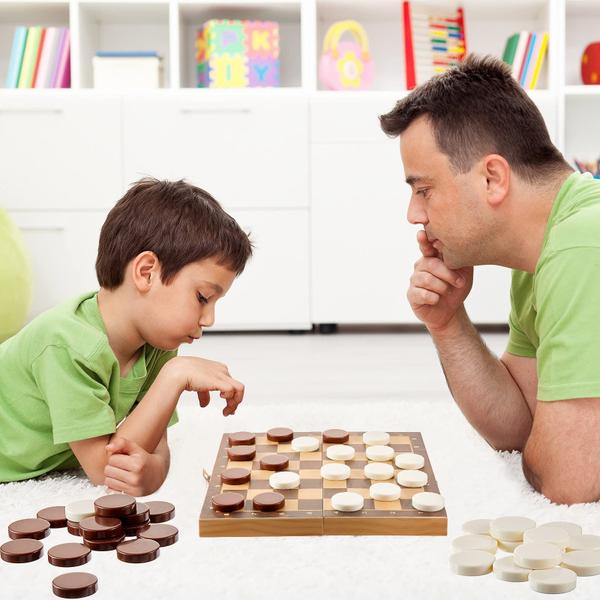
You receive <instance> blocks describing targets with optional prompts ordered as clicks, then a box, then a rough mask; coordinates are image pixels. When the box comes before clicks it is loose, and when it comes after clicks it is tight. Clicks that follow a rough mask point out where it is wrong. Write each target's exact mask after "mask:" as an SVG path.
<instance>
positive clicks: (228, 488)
mask: <svg viewBox="0 0 600 600" xmlns="http://www.w3.org/2000/svg"><path fill="white" fill-rule="evenodd" d="M248 489H250V482H248V483H242V484H241V485H231V484H229V483H224V484H223V485H221V490H222V491H224V492H241V491H242V490H248Z"/></svg>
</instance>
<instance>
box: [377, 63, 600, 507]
mask: <svg viewBox="0 0 600 600" xmlns="http://www.w3.org/2000/svg"><path fill="white" fill-rule="evenodd" d="M381 125H382V128H383V130H384V131H385V132H386V133H387V134H388V135H390V136H400V150H401V156H402V162H403V164H404V172H405V175H406V181H407V183H408V184H409V185H410V186H411V188H412V195H411V199H410V203H409V207H408V220H409V222H411V223H413V224H418V225H422V226H423V230H420V231H419V232H418V233H417V241H418V243H419V247H420V250H421V253H422V257H421V258H420V259H419V260H418V261H417V262H416V263H415V268H414V272H413V275H412V277H411V280H410V287H409V289H408V294H407V295H408V300H409V302H410V304H411V307H412V309H413V311H414V312H415V314H416V315H417V317H418V318H419V319H420V320H421V321H422V322H423V323H424V324H425V326H426V327H427V329H428V331H429V333H430V334H431V336H432V338H433V341H434V343H435V346H436V348H437V351H438V353H439V356H440V360H441V363H442V367H443V370H444V374H445V376H446V380H447V382H448V386H449V388H450V391H451V393H452V395H453V397H454V399H455V400H456V402H457V404H458V406H459V407H460V409H461V410H462V412H463V413H464V415H465V416H466V418H467V419H468V420H469V422H470V423H471V424H472V425H473V427H475V429H476V430H477V431H478V432H479V433H480V434H481V435H482V436H483V437H484V438H485V439H486V440H487V442H488V443H489V444H490V445H491V446H492V447H493V448H495V449H497V450H520V451H522V452H523V471H524V473H525V476H526V477H527V480H528V481H529V482H530V483H531V485H532V486H533V487H534V488H535V489H536V490H538V491H539V492H541V493H542V494H544V495H545V496H546V497H548V498H549V499H550V500H552V501H554V502H558V503H567V504H572V503H576V502H590V501H595V500H598V498H600V399H599V398H600V182H599V181H597V180H594V179H593V178H592V177H591V176H589V177H588V176H585V175H581V174H579V173H574V172H573V169H572V168H571V167H570V166H569V165H568V164H567V162H566V161H565V159H564V158H563V156H562V155H561V153H560V152H559V151H558V150H557V149H556V148H555V147H554V146H553V145H552V143H551V141H550V137H549V135H548V131H547V129H546V127H545V124H544V121H543V119H542V116H541V114H540V112H539V111H538V109H537V108H536V106H535V105H534V103H533V102H532V101H531V100H530V99H529V97H528V96H527V94H526V93H525V92H524V91H523V90H522V88H521V87H520V86H519V85H518V83H517V82H516V81H515V80H514V79H513V77H512V76H511V73H510V70H509V68H508V67H507V66H506V65H505V64H504V63H502V62H501V61H499V60H497V59H495V58H492V57H483V58H481V57H473V56H472V57H469V58H467V59H466V60H465V61H464V62H463V63H462V64H461V65H460V66H458V67H456V68H454V69H452V70H450V71H448V72H447V73H445V74H443V75H440V76H437V77H434V78H433V79H431V80H430V81H428V82H427V83H425V84H423V85H422V86H420V87H419V88H417V89H415V90H414V91H413V92H411V93H410V94H409V95H408V96H407V97H405V98H404V99H402V100H401V101H399V102H398V103H397V105H396V107H395V108H394V109H393V110H392V111H391V112H389V113H388V114H386V115H383V116H382V117H381ZM483 264H494V265H502V266H505V267H508V268H511V269H513V274H512V286H511V313H510V317H509V325H510V335H509V340H508V346H507V348H506V351H505V352H504V354H503V355H502V357H501V358H500V359H498V358H497V357H496V356H494V355H493V354H492V353H491V352H490V351H489V350H488V348H487V347H486V346H485V344H484V342H483V340H482V339H481V337H480V336H479V334H478V332H477V331H476V329H475V327H474V326H473V325H472V323H471V322H470V320H469V317H468V315H467V313H466V311H465V308H464V300H465V298H466V297H467V296H468V294H469V291H470V290H471V286H472V283H473V266H474V265H483Z"/></svg>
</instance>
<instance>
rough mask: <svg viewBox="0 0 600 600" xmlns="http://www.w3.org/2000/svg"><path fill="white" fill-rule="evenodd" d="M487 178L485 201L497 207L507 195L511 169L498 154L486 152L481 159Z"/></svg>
mask: <svg viewBox="0 0 600 600" xmlns="http://www.w3.org/2000/svg"><path fill="white" fill-rule="evenodd" d="M483 168H484V172H485V177H486V180H487V201H488V204H489V205H490V206H491V207H492V208H498V207H499V206H500V204H501V203H502V202H503V201H504V200H505V199H506V197H507V196H508V188H509V185H510V177H511V170H510V165H509V164H508V162H507V160H506V159H505V158H504V157H503V156H500V155H499V154H488V155H487V156H486V157H485V158H484V159H483Z"/></svg>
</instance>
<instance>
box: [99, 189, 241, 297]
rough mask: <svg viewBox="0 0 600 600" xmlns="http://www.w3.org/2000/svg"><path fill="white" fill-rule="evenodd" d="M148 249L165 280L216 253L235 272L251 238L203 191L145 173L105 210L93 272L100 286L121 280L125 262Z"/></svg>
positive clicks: (108, 286) (116, 284) (223, 263)
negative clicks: (106, 215)
mask: <svg viewBox="0 0 600 600" xmlns="http://www.w3.org/2000/svg"><path fill="white" fill-rule="evenodd" d="M145 251H151V252H154V253H155V254H156V256H157V257H158V260H159V261H160V264H161V281H163V282H164V283H165V284H168V283H169V282H170V281H171V280H172V279H173V278H174V277H175V275H176V274H177V273H178V272H179V271H180V270H181V269H182V268H183V267H185V266H186V265H187V264H189V263H192V262H196V261H199V260H202V259H205V258H216V259H217V260H218V263H219V264H222V265H224V266H226V267H227V268H229V269H231V270H232V271H233V272H235V273H236V274H237V275H239V274H240V273H241V272H242V271H243V270H244V267H245V265H246V261H247V260H248V259H249V258H250V256H251V255H252V243H251V242H250V239H249V237H248V235H247V234H246V233H245V232H244V231H243V230H242V229H241V228H240V226H239V225H238V224H237V222H236V221H235V219H234V218H233V217H231V216H230V215H228V214H227V213H226V212H225V211H224V210H223V209H222V208H221V205H220V204H219V203H218V202H217V201H216V200H215V199H214V198H213V197H212V196H211V195H210V194H209V193H208V192H205V191H204V190H203V189H201V188H199V187H195V186H193V185H191V184H189V183H186V182H185V181H183V180H180V181H159V180H158V179H153V178H150V177H147V178H144V179H141V180H140V181H138V182H136V183H134V184H133V185H132V187H131V188H130V189H129V190H128V191H127V193H126V194H125V195H124V196H123V197H122V198H121V199H120V200H119V201H118V202H117V204H116V205H115V206H114V207H113V209H112V210H111V211H110V213H109V214H108V217H107V218H106V221H105V222H104V225H103V226H102V230H101V232H100V242H99V244H98V258H97V260H96V275H97V277H98V282H99V283H100V285H101V286H102V287H103V288H107V289H114V288H117V287H119V286H120V285H121V284H122V283H123V280H124V276H125V267H126V266H127V264H128V263H129V261H130V260H132V259H133V258H135V257H136V256H137V255H138V254H140V253H141V252H145Z"/></svg>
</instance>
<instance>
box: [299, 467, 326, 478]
mask: <svg viewBox="0 0 600 600" xmlns="http://www.w3.org/2000/svg"><path fill="white" fill-rule="evenodd" d="M300 477H302V479H321V469H300Z"/></svg>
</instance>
